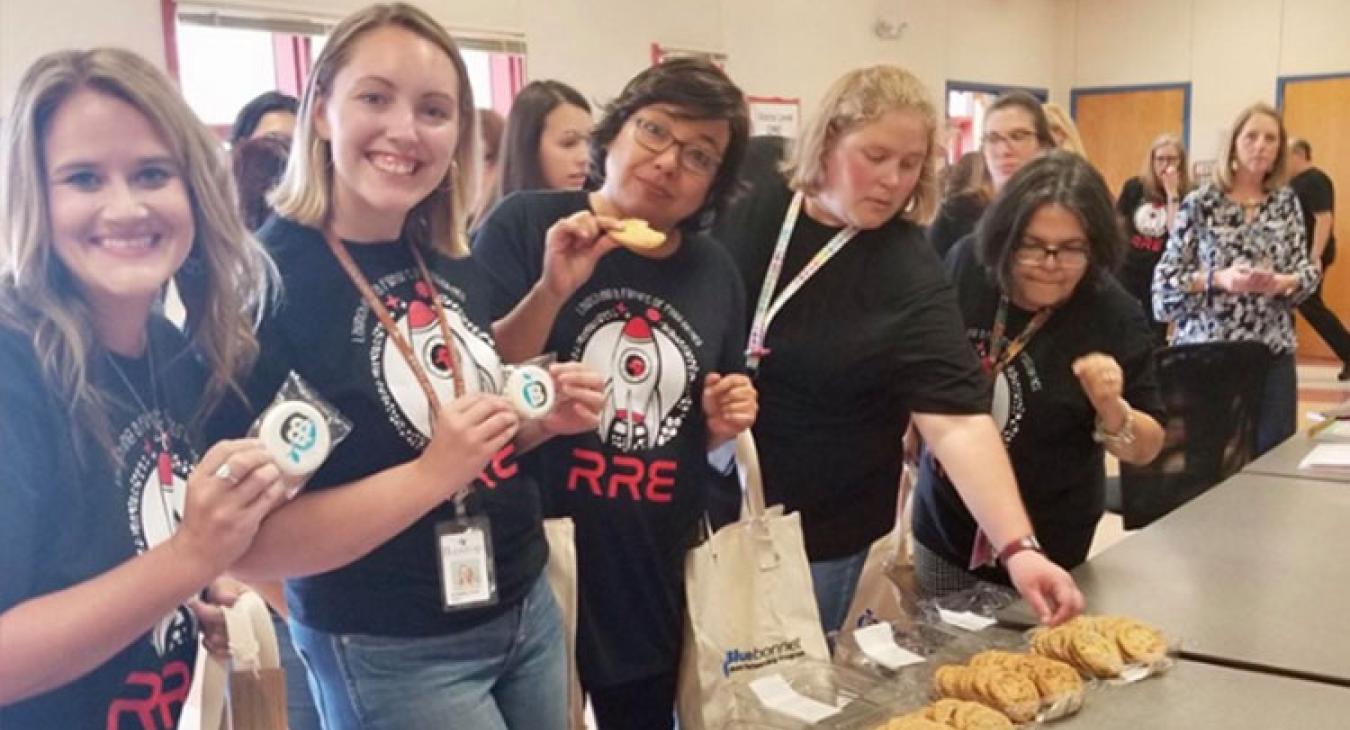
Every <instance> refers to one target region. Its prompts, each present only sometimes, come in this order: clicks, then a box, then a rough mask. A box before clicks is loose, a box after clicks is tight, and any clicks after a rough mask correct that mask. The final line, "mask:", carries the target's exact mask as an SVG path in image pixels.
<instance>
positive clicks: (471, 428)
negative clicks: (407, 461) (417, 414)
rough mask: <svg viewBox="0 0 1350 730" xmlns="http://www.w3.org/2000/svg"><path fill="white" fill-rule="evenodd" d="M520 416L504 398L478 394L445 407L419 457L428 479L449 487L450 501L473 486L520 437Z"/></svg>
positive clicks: (454, 401)
mask: <svg viewBox="0 0 1350 730" xmlns="http://www.w3.org/2000/svg"><path fill="white" fill-rule="evenodd" d="M519 427H520V417H519V416H518V415H516V411H515V409H514V408H512V407H511V402H510V401H508V400H507V399H506V398H504V397H502V396H500V395H489V394H487V393H474V394H472V395H467V396H464V397H463V398H456V399H454V400H452V401H450V402H449V403H448V404H446V405H444V406H442V407H441V409H440V412H439V413H438V414H437V416H436V424H435V426H434V428H433V429H432V435H431V443H428V444H427V447H426V449H424V450H423V451H422V455H421V456H419V457H417V463H418V465H419V466H420V467H421V468H422V469H423V470H424V471H425V473H426V474H427V476H428V478H429V479H431V480H434V481H435V483H437V484H443V485H444V486H445V497H446V498H447V499H448V498H450V497H453V496H454V495H455V494H457V493H459V492H460V491H462V490H463V489H465V488H466V487H468V486H469V484H470V483H471V482H472V481H473V480H474V479H475V478H476V477H477V476H478V475H479V474H480V473H481V472H482V471H483V467H485V466H487V463H488V461H490V460H491V459H492V457H494V456H496V455H497V453H498V452H500V451H501V450H502V449H504V448H506V445H507V444H508V443H510V442H511V439H513V438H515V436H516V429H517V428H519Z"/></svg>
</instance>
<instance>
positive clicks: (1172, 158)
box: [1153, 155, 1181, 165]
mask: <svg viewBox="0 0 1350 730" xmlns="http://www.w3.org/2000/svg"><path fill="white" fill-rule="evenodd" d="M1153 161H1154V162H1157V163H1160V164H1163V165H1180V164H1181V158H1180V157H1177V156H1176V155H1158V156H1157V157H1154V158H1153Z"/></svg>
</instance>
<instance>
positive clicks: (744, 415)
mask: <svg viewBox="0 0 1350 730" xmlns="http://www.w3.org/2000/svg"><path fill="white" fill-rule="evenodd" d="M758 414H759V394H758V393H757V392H756V391H755V386H754V384H753V383H751V382H750V378H748V377H746V376H744V375H741V374H739V373H738V374H734V375H725V376H724V375H720V374H718V373H708V377H707V378H706V379H705V380H704V381H703V418H704V420H705V422H706V423H707V425H708V448H710V449H713V448H716V447H718V446H721V445H722V444H724V443H726V442H727V441H730V440H731V439H734V438H736V435H737V434H739V433H740V432H741V431H744V430H745V429H747V428H750V427H751V426H753V425H755V416H757V415H758Z"/></svg>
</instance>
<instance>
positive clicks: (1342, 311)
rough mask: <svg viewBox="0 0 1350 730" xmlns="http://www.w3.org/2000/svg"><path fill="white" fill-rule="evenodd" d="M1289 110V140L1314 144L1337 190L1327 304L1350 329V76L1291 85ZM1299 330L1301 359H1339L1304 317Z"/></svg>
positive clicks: (1325, 286)
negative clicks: (1333, 243) (1333, 261)
mask: <svg viewBox="0 0 1350 730" xmlns="http://www.w3.org/2000/svg"><path fill="white" fill-rule="evenodd" d="M1283 108H1284V123H1285V126H1286V127H1288V128H1289V134H1290V135H1291V136H1295V137H1302V138H1304V139H1306V140H1308V144H1310V145H1312V153H1313V164H1314V165H1316V166H1317V167H1319V168H1321V169H1322V172H1325V173H1326V174H1327V176H1328V177H1330V178H1331V180H1332V182H1334V183H1335V184H1336V220H1335V231H1336V263H1335V264H1333V265H1332V266H1331V268H1330V269H1328V270H1327V273H1326V280H1325V283H1324V284H1323V285H1322V298H1323V299H1324V300H1325V301H1326V303H1327V307H1329V308H1330V309H1331V311H1333V312H1335V313H1336V315H1337V316H1338V317H1340V318H1341V321H1342V322H1345V323H1346V324H1347V325H1350V135H1347V134H1346V130H1347V129H1350V127H1347V126H1346V125H1347V124H1350V121H1347V120H1350V75H1347V76H1342V77H1337V78H1321V79H1303V80H1298V79H1291V80H1289V81H1287V82H1285V84H1284V100H1283ZM1297 328H1298V352H1299V355H1312V356H1317V357H1328V358H1332V359H1335V355H1334V354H1333V353H1332V352H1331V348H1329V347H1327V344H1326V343H1325V342H1323V341H1322V338H1321V337H1318V336H1317V333H1316V332H1314V331H1313V329H1312V327H1309V326H1308V323H1307V322H1305V321H1304V320H1303V317H1301V316H1300V317H1299V318H1298V325H1297Z"/></svg>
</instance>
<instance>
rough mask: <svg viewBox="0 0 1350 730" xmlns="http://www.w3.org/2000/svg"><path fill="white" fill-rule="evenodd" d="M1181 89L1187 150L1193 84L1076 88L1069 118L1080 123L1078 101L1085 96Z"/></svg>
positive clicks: (1183, 130)
mask: <svg viewBox="0 0 1350 730" xmlns="http://www.w3.org/2000/svg"><path fill="white" fill-rule="evenodd" d="M1174 89H1181V141H1182V143H1183V144H1185V145H1186V149H1187V150H1189V149H1190V148H1191V82H1189V81H1177V82H1173V83H1167V84H1134V85H1129V86H1076V87H1074V88H1072V89H1070V90H1069V116H1071V117H1073V119H1074V121H1075V122H1077V121H1078V100H1079V99H1080V98H1082V97H1085V96H1098V95H1101V94H1129V93H1132V92H1136V91H1172V90H1174Z"/></svg>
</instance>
